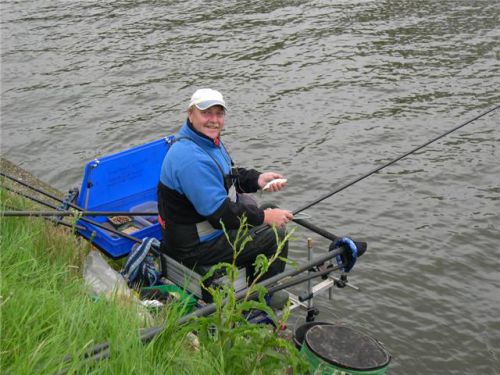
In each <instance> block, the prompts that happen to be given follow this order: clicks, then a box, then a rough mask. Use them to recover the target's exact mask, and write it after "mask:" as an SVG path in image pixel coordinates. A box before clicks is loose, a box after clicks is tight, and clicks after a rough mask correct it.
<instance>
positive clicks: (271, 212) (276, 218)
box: [264, 208, 293, 228]
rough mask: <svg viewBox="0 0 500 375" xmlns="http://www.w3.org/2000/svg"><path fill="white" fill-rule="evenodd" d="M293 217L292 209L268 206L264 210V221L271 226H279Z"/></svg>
mask: <svg viewBox="0 0 500 375" xmlns="http://www.w3.org/2000/svg"><path fill="white" fill-rule="evenodd" d="M292 219H293V214H292V213H291V212H290V211H287V210H282V209H281V208H268V209H266V210H264V223H265V224H268V225H271V226H272V225H276V226H277V227H278V228H279V227H282V226H284V225H285V224H286V223H288V222H289V221H290V220H292Z"/></svg>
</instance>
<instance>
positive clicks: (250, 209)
mask: <svg viewBox="0 0 500 375" xmlns="http://www.w3.org/2000/svg"><path fill="white" fill-rule="evenodd" d="M243 215H245V216H246V217H247V222H248V224H250V225H254V226H257V225H261V224H262V223H263V222H264V210H262V209H260V208H259V207H257V206H253V205H246V204H243V203H234V202H231V201H230V199H229V198H227V199H226V200H225V201H224V202H223V203H222V205H221V206H220V207H219V208H218V209H217V210H216V211H215V212H214V213H213V214H212V215H210V216H208V217H207V219H208V221H209V222H210V224H212V226H213V227H214V228H217V229H222V225H221V221H222V222H223V223H224V226H225V227H226V229H237V228H239V227H240V218H241V217H243Z"/></svg>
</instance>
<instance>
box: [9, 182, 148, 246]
mask: <svg viewBox="0 0 500 375" xmlns="http://www.w3.org/2000/svg"><path fill="white" fill-rule="evenodd" d="M6 177H7V178H10V176H6ZM27 187H29V185H27ZM9 190H10V191H12V192H14V193H16V194H19V195H21V196H23V197H25V198H28V199H32V200H33V201H35V202H37V203H40V204H41V205H44V206H47V207H50V208H54V209H56V210H57V209H58V207H57V206H54V205H53V204H51V203H48V202H44V201H42V200H38V199H37V198H35V197H31V196H29V195H27V194H23V193H21V192H19V191H16V190H13V189H9ZM42 194H43V193H42ZM54 199H55V200H59V201H60V202H61V203H62V202H63V200H62V199H61V200H60V199H59V198H54ZM76 207H78V206H76ZM36 212H38V211H36ZM60 213H70V214H71V215H77V214H78V213H74V212H70V211H56V214H57V215H59V214H60ZM1 215H2V214H1V213H0V216H1ZM52 215H54V214H51V216H52ZM149 215H151V213H149ZM14 216H15V215H14ZM80 220H82V221H85V222H87V223H89V224H92V225H93V226H95V227H98V228H100V229H104V230H106V231H108V232H110V233H113V234H116V235H117V236H121V237H124V238H126V239H128V240H131V241H134V242H137V243H142V240H140V239H139V238H137V237H134V236H131V235H129V234H127V233H123V232H120V231H118V230H116V229H114V228H111V227H107V226H105V225H103V224H101V223H98V222H97V221H94V220H91V219H88V218H86V217H81V218H80ZM55 223H56V224H60V223H62V222H60V221H55ZM63 224H66V223H63ZM68 225H69V224H68ZM76 228H77V229H79V230H88V229H87V228H85V227H82V226H76Z"/></svg>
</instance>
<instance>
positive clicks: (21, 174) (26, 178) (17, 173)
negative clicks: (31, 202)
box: [0, 158, 64, 205]
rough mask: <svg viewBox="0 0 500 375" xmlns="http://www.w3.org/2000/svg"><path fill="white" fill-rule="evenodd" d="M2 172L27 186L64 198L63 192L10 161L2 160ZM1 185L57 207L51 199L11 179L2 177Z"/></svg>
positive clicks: (0, 163)
mask: <svg viewBox="0 0 500 375" xmlns="http://www.w3.org/2000/svg"><path fill="white" fill-rule="evenodd" d="M0 171H1V172H2V173H4V174H6V175H8V176H12V177H14V178H16V179H18V180H20V181H22V182H23V183H25V184H28V185H30V186H33V187H34V188H37V189H39V190H43V191H46V192H48V193H50V194H52V195H54V196H56V197H59V198H63V195H64V194H63V193H62V192H61V191H59V190H57V189H55V188H54V187H52V186H50V185H49V184H47V183H45V182H43V181H42V180H40V179H39V178H37V177H35V176H34V175H33V174H31V173H30V172H28V171H26V170H25V169H23V168H21V167H19V166H17V165H16V164H14V163H12V162H11V161H9V160H7V159H5V158H0ZM0 185H1V186H2V187H3V188H6V190H14V191H16V192H20V193H23V194H26V195H29V196H30V197H35V198H38V199H41V200H43V201H44V202H50V203H52V204H56V205H57V202H56V201H54V200H52V199H50V198H47V197H46V196H45V195H43V194H40V193H37V192H35V191H34V190H32V189H30V188H28V187H24V186H22V185H21V184H19V183H17V182H15V181H12V180H11V179H9V178H5V177H3V176H2V178H0Z"/></svg>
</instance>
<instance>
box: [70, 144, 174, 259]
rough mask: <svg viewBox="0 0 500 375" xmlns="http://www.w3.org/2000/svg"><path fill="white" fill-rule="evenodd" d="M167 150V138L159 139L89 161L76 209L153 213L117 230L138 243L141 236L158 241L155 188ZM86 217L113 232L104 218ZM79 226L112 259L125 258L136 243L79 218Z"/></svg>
mask: <svg viewBox="0 0 500 375" xmlns="http://www.w3.org/2000/svg"><path fill="white" fill-rule="evenodd" d="M168 148H169V143H168V140H167V138H162V139H159V140H156V141H153V142H150V143H146V144H144V145H141V146H137V147H134V148H131V149H128V150H125V151H122V152H119V153H116V154H112V155H108V156H105V157H102V158H99V159H95V160H92V161H91V162H89V163H88V164H87V165H86V166H85V173H84V177H83V181H82V186H81V189H80V193H79V195H78V199H77V204H78V206H80V207H83V208H84V209H85V210H86V211H119V212H124V211H126V212H140V211H142V212H149V211H151V212H154V213H153V214H152V215H151V216H135V217H133V218H132V219H133V221H132V222H130V223H128V225H129V226H128V228H127V227H126V225H125V226H122V227H125V228H121V227H120V228H119V229H118V230H120V231H123V232H124V233H127V234H129V235H131V236H133V237H136V238H138V239H140V240H142V239H143V238H144V237H155V238H158V239H161V228H160V224H159V223H158V215H157V212H158V204H157V192H156V189H157V185H158V182H159V179H160V170H161V165H162V163H163V159H164V158H165V155H166V153H167V150H168ZM88 218H89V219H91V220H93V221H96V222H98V223H100V224H103V225H105V226H108V227H110V228H115V229H116V227H115V226H112V224H111V222H110V221H109V219H108V217H106V216H93V217H88ZM78 224H79V225H81V226H83V227H85V230H79V231H78V232H79V233H80V234H81V235H82V236H84V237H85V238H87V239H92V244H93V245H95V246H96V247H97V248H99V249H100V250H102V251H103V252H104V253H106V254H107V255H108V256H110V257H112V258H120V257H123V256H125V255H127V254H128V253H129V252H130V249H131V248H132V246H133V245H134V244H135V242H134V241H132V240H130V239H127V238H124V237H121V236H119V235H117V234H113V233H111V232H109V231H106V230H105V229H102V228H99V227H97V226H95V225H92V224H90V223H88V222H86V221H83V220H81V219H80V220H79V221H78ZM115 224H116V223H115Z"/></svg>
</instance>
